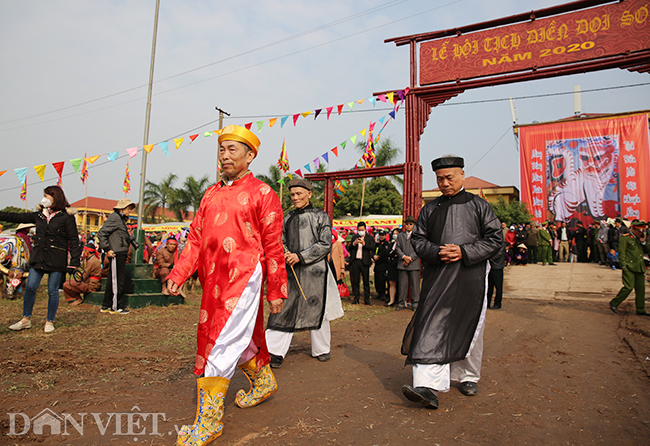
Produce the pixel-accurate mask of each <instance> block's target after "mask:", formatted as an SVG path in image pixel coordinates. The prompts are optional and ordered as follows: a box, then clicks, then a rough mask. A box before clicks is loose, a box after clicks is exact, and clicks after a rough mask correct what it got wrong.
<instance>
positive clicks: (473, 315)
mask: <svg viewBox="0 0 650 446" xmlns="http://www.w3.org/2000/svg"><path fill="white" fill-rule="evenodd" d="M464 164H465V163H464V160H463V159H462V158H459V157H455V156H445V157H442V158H438V159H435V160H433V161H432V162H431V166H432V168H433V170H434V171H435V173H436V181H437V182H438V187H439V188H440V191H441V192H442V196H440V197H438V198H436V199H435V200H433V201H430V202H429V203H427V204H426V205H425V206H424V207H423V208H422V211H421V212H420V216H419V217H418V220H417V222H416V224H415V228H414V229H413V234H412V235H411V244H412V245H413V247H414V248H415V251H416V252H417V254H418V256H419V257H420V259H421V260H422V262H423V263H424V272H423V273H422V277H423V281H422V290H421V293H420V302H419V305H418V308H417V310H416V312H415V314H414V315H413V319H412V320H411V322H410V323H409V325H408V327H407V329H406V333H405V334H404V340H403V343H402V354H404V355H407V359H406V363H407V364H413V386H408V385H406V386H403V387H402V392H403V393H404V396H406V398H407V399H409V400H410V401H413V402H417V403H420V404H422V405H423V406H424V407H428V408H432V409H437V408H438V392H447V391H448V390H449V388H450V381H459V382H460V383H461V384H460V391H461V393H463V394H464V395H467V396H473V395H476V394H477V393H478V385H477V383H478V381H479V379H480V377H481V360H482V357H483V329H484V327H485V310H486V307H487V298H486V296H487V293H486V287H487V275H488V272H489V270H490V267H489V262H488V261H489V259H490V258H491V257H492V256H494V255H495V254H496V253H497V252H498V251H499V248H500V247H501V244H502V239H503V233H502V232H501V223H500V222H499V220H498V219H497V217H496V215H495V214H494V211H493V210H492V208H491V207H490V205H489V204H488V202H487V201H485V200H484V199H482V198H480V197H478V196H476V195H473V194H471V193H469V192H467V191H465V190H464V188H463V183H464V181H465V172H464V171H463V167H464Z"/></svg>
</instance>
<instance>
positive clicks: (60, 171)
mask: <svg viewBox="0 0 650 446" xmlns="http://www.w3.org/2000/svg"><path fill="white" fill-rule="evenodd" d="M63 166H65V161H59V162H58V163H52V167H54V170H56V173H58V174H59V179H58V180H57V181H56V185H57V186H59V187H61V186H62V185H63V178H62V177H63Z"/></svg>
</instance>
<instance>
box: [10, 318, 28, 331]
mask: <svg viewBox="0 0 650 446" xmlns="http://www.w3.org/2000/svg"><path fill="white" fill-rule="evenodd" d="M25 328H32V321H30V320H29V319H27V321H25V319H21V320H19V321H18V322H16V323H15V324H13V325H10V326H9V330H15V331H19V330H23V329H25Z"/></svg>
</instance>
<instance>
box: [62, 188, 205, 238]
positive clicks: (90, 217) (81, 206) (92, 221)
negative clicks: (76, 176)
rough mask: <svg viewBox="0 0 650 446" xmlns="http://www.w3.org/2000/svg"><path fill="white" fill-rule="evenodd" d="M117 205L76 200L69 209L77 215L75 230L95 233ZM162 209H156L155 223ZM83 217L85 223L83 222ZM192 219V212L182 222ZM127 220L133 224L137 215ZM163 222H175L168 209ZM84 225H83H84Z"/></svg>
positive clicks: (101, 200) (93, 199)
mask: <svg viewBox="0 0 650 446" xmlns="http://www.w3.org/2000/svg"><path fill="white" fill-rule="evenodd" d="M116 204H117V200H111V199H109V198H98V197H88V198H82V199H81V200H77V201H75V202H74V203H70V207H73V208H76V209H77V213H76V215H75V219H76V221H77V230H78V231H79V233H80V234H84V233H86V232H97V231H99V228H101V227H102V225H103V224H104V221H106V219H107V218H108V216H109V215H110V214H111V213H112V212H113V208H114V207H115V205H116ZM161 211H162V209H161V208H158V209H156V212H155V214H154V217H155V221H156V222H158V221H160V220H161V213H162V212H161ZM84 217H86V221H85V222H84ZM193 218H194V212H189V213H188V215H187V216H186V218H185V219H183V221H185V222H191V221H192V219H193ZM129 220H130V221H132V222H133V223H135V222H137V221H138V215H137V213H136V212H134V213H133V214H131V216H130V217H129ZM162 220H163V221H175V220H177V218H176V214H175V213H174V212H173V211H170V210H169V209H165V213H164V214H163V218H162ZM84 223H85V224H84Z"/></svg>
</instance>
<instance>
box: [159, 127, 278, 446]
mask: <svg viewBox="0 0 650 446" xmlns="http://www.w3.org/2000/svg"><path fill="white" fill-rule="evenodd" d="M217 133H218V134H219V162H220V163H221V167H222V169H223V178H222V181H220V182H219V183H217V184H216V185H214V186H212V187H210V188H209V189H208V190H207V191H206V192H205V195H204V196H203V199H202V200H201V205H200V207H199V211H198V212H197V214H196V216H195V217H194V220H193V221H192V224H191V225H190V233H189V236H188V239H187V244H186V245H185V249H184V250H183V253H182V254H181V256H180V258H179V259H178V262H177V263H176V264H175V265H174V269H173V270H172V272H171V273H170V274H169V276H168V277H167V289H168V291H169V292H170V293H171V294H172V295H178V294H179V287H180V286H182V285H183V283H184V282H185V281H186V280H188V279H189V278H190V277H191V276H192V274H194V272H195V271H197V270H198V273H199V280H200V281H201V285H202V288H203V297H202V300H201V311H200V314H199V325H198V330H197V354H196V363H195V366H194V373H195V374H196V375H203V377H201V378H198V380H197V410H196V419H195V421H194V424H193V425H188V426H183V427H182V428H181V429H180V431H179V433H178V441H177V444H179V445H204V444H208V443H209V442H211V441H212V440H214V439H215V438H217V437H219V436H220V435H221V433H222V431H223V422H222V418H223V413H224V397H225V395H226V391H227V390H228V386H229V385H230V379H231V378H232V376H233V374H234V373H235V369H236V368H237V366H239V368H240V369H241V370H242V372H244V374H245V375H246V377H247V378H248V380H249V381H250V384H251V389H250V391H249V392H248V393H246V392H244V390H240V391H239V392H237V397H236V398H235V404H236V405H237V406H239V407H242V408H245V407H252V406H255V405H257V404H259V403H261V402H262V401H264V400H265V399H267V398H268V397H269V396H271V395H273V394H274V393H275V391H276V390H277V383H276V381H275V377H274V376H273V373H272V372H271V369H270V367H269V360H270V358H269V352H268V349H267V346H266V340H265V337H264V311H263V295H262V289H263V287H262V285H263V283H264V282H265V281H266V283H267V286H266V293H267V300H268V301H269V305H270V310H271V313H273V314H277V313H279V312H280V311H282V308H283V306H284V299H286V298H287V295H288V285H287V273H286V269H285V262H284V249H283V247H282V206H281V204H280V199H279V198H278V196H277V195H276V194H275V193H274V192H273V190H272V189H271V187H270V186H269V185H267V184H265V183H263V182H262V181H260V180H258V179H257V178H255V177H254V176H253V174H252V173H251V172H250V171H249V170H248V166H249V164H250V163H251V162H252V161H253V159H254V158H255V157H256V156H257V152H258V150H259V146H260V141H259V139H258V138H257V136H255V135H254V134H253V133H252V132H251V131H249V130H247V129H246V128H245V127H240V126H236V125H229V126H227V127H225V128H223V129H222V130H220V131H218V132H217Z"/></svg>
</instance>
